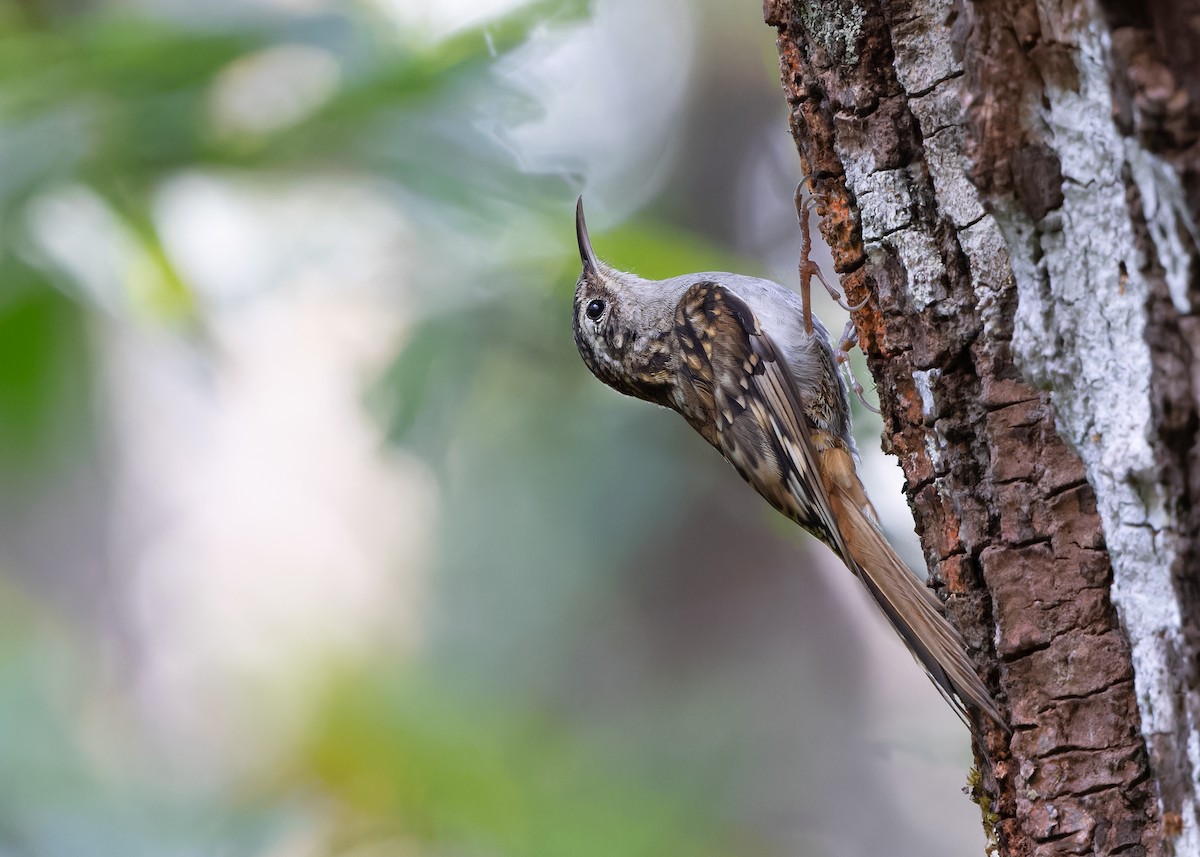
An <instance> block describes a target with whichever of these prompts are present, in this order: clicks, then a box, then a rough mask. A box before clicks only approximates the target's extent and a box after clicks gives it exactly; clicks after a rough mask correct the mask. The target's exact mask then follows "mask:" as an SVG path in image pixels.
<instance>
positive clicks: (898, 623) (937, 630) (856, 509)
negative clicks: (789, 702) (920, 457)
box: [826, 453, 1004, 726]
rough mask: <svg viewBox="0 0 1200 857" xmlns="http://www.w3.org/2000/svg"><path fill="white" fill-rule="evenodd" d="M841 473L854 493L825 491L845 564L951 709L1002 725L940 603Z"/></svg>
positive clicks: (857, 485) (859, 492)
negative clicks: (970, 710)
mask: <svg viewBox="0 0 1200 857" xmlns="http://www.w3.org/2000/svg"><path fill="white" fill-rule="evenodd" d="M842 454H845V453H842ZM847 458H849V456H848V455H847ZM850 466H851V468H852V467H853V465H852V464H851V465H850ZM837 470H838V468H833V469H832V470H830V469H827V470H826V473H828V474H830V475H833V474H836V473H837ZM847 475H848V476H849V478H850V479H853V481H854V483H855V484H854V486H853V487H854V489H856V490H851V491H847V490H846V487H847V486H844V485H843V486H840V487H841V489H842V490H831V491H829V496H830V500H831V505H832V506H833V512H834V515H835V516H836V517H837V519H838V524H839V529H840V530H841V536H842V540H843V542H844V544H845V547H846V550H847V552H848V553H849V554H850V555H849V556H848V557H843V559H845V560H846V561H847V562H846V564H847V565H849V566H850V568H851V570H853V571H855V572H856V573H857V574H858V575H859V577H861V578H862V581H863V583H864V584H866V587H867V589H869V590H870V591H871V594H872V595H873V596H874V597H875V601H876V602H877V603H878V604H879V606H880V608H882V610H883V612H884V614H885V615H886V616H887V618H888V620H889V621H890V622H891V623H892V625H893V626H894V627H895V628H896V631H897V632H898V633H899V634H900V636H901V637H902V638H903V639H904V642H905V643H907V644H908V647H909V649H910V650H911V651H912V653H913V655H914V656H915V657H916V659H917V660H918V661H919V662H920V663H921V665H922V666H923V667H924V668H925V670H926V672H928V673H929V677H930V678H931V679H933V681H934V683H935V684H936V685H937V686H938V689H939V690H941V691H942V693H943V694H944V695H945V696H947V697H948V698H949V699H950V700H951V702H954V703H955V707H956V708H959V710H960V712H961V705H962V703H963V702H966V703H969V704H971V705H973V706H975V707H976V708H978V709H980V710H981V711H982V712H984V713H985V714H987V715H988V716H989V717H990V718H992V719H993V720H995V721H996V723H998V724H1000V725H1001V726H1003V725H1004V720H1003V718H1002V717H1001V716H1000V710H999V709H998V708H997V707H996V703H995V702H994V701H993V700H992V696H991V693H990V692H989V691H988V689H987V687H986V686H985V685H984V683H983V682H982V681H981V680H980V678H979V676H978V675H977V674H976V672H975V668H974V666H973V665H972V664H971V661H970V659H969V658H968V657H967V653H966V646H965V644H964V643H963V639H962V636H961V635H960V634H959V633H958V631H957V629H955V627H954V626H953V625H951V624H950V622H949V621H947V619H946V617H945V616H944V615H942V604H941V602H940V601H938V600H937V597H936V596H934V594H933V593H932V592H931V591H930V590H929V589H928V588H926V586H925V585H924V584H923V583H922V582H921V581H920V579H918V578H917V577H916V575H914V574H913V573H912V571H910V570H909V568H908V566H907V565H906V564H905V563H904V561H903V560H902V559H900V557H899V556H898V555H897V554H896V552H895V550H893V549H892V546H891V545H890V544H888V542H887V539H885V538H884V537H883V534H882V533H881V532H880V531H879V528H878V527H877V526H876V524H875V522H874V521H873V520H872V517H873V516H872V517H868V510H870V505H869V503H867V501H866V497H865V494H863V492H862V486H861V483H859V482H858V477H857V475H856V474H854V473H853V470H851V471H850V473H849V474H847ZM828 487H830V488H832V487H833V486H828ZM856 499H858V500H860V502H856Z"/></svg>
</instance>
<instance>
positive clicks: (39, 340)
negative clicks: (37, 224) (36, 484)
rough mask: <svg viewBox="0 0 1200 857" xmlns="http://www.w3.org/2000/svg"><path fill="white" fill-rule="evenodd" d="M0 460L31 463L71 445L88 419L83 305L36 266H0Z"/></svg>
mask: <svg viewBox="0 0 1200 857" xmlns="http://www.w3.org/2000/svg"><path fill="white" fill-rule="evenodd" d="M0 279H2V280H3V282H4V283H5V292H4V297H3V298H0V462H4V463H6V464H8V465H9V466H10V467H11V466H14V465H20V466H21V467H23V468H26V469H29V468H32V467H34V466H37V465H44V464H45V463H46V460H47V459H49V458H53V457H56V456H58V455H60V454H61V453H63V452H64V451H66V450H68V449H71V448H73V447H74V446H75V442H76V441H78V440H79V438H80V433H81V432H83V431H85V430H86V427H87V426H88V425H89V424H90V408H89V405H90V400H89V367H88V347H87V346H88V338H87V331H86V328H85V325H84V314H83V311H82V309H81V308H80V307H79V306H78V305H77V304H75V303H73V302H72V301H70V300H69V299H68V298H67V297H65V296H64V295H63V294H62V293H60V292H58V291H56V290H55V289H53V288H51V287H50V286H49V285H48V284H47V283H46V282H45V280H44V279H43V278H42V277H41V276H40V275H39V274H38V273H37V272H35V271H34V270H32V269H30V268H28V267H26V266H24V265H22V264H20V263H18V262H16V261H14V260H12V259H11V258H10V259H9V260H7V263H5V264H2V265H0Z"/></svg>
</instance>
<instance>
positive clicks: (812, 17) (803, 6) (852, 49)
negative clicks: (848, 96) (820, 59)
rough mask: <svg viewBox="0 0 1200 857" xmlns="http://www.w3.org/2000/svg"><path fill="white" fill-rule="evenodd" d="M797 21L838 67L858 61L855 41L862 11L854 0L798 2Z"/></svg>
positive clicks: (856, 42)
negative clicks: (801, 23)
mask: <svg viewBox="0 0 1200 857" xmlns="http://www.w3.org/2000/svg"><path fill="white" fill-rule="evenodd" d="M797 7H798V10H799V12H800V20H801V21H802V22H803V24H804V28H805V29H806V30H808V33H809V35H810V36H811V37H812V39H813V40H814V41H816V42H817V43H818V44H819V45H821V46H822V47H823V48H825V50H826V51H828V52H829V55H830V56H831V57H832V58H833V60H834V61H835V62H837V63H839V64H844V65H854V64H855V63H857V62H858V38H859V35H860V34H861V33H862V26H863V14H864V13H863V10H862V7H861V6H859V5H858V4H857V3H855V2H853V0H841V2H837V3H812V2H801V3H798V4H797Z"/></svg>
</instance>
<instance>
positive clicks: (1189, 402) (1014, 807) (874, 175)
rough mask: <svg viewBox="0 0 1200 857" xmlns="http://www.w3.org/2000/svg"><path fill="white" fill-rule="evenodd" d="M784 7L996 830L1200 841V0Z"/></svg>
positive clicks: (804, 131)
mask: <svg viewBox="0 0 1200 857" xmlns="http://www.w3.org/2000/svg"><path fill="white" fill-rule="evenodd" d="M764 11H765V16H766V20H767V22H768V23H769V24H772V25H774V26H776V27H778V28H779V33H780V36H779V51H780V58H781V67H782V78H783V85H784V90H785V92H786V95H787V97H788V101H789V104H790V106H791V109H792V130H793V134H794V136H795V138H796V142H797V146H798V148H799V151H800V155H801V161H802V165H803V168H804V170H805V172H806V173H807V174H808V175H810V176H811V177H812V178H813V179H814V184H815V185H816V189H817V191H818V192H820V193H822V194H824V195H826V197H827V199H828V200H829V205H828V206H827V209H828V210H827V212H826V216H825V218H824V222H823V224H822V229H823V232H824V235H825V237H826V239H827V240H828V242H829V243H830V245H831V247H832V249H833V254H834V261H835V264H836V266H837V268H838V271H839V274H840V275H841V279H842V285H843V287H844V288H845V289H846V291H847V293H848V296H849V298H850V300H851V301H852V302H858V301H860V300H862V299H863V298H864V297H869V298H870V300H869V302H868V303H867V305H866V306H865V307H864V308H863V309H862V310H861V311H859V312H857V313H856V314H855V320H856V322H857V324H858V329H859V332H860V336H861V341H862V345H863V348H864V350H865V351H866V353H867V355H868V358H869V363H870V366H871V370H872V373H873V374H874V376H875V380H876V384H877V387H878V390H879V395H880V401H881V404H882V406H883V409H884V418H885V438H886V439H885V443H887V444H890V447H891V450H892V451H893V452H895V453H896V454H897V455H898V456H899V457H900V460H901V463H902V465H903V467H904V471H905V474H906V476H907V479H908V490H909V496H910V499H911V502H912V505H913V509H914V514H915V516H916V520H917V527H918V530H919V531H920V533H921V535H922V542H923V545H924V548H925V553H926V557H927V559H928V561H929V564H930V568H931V569H932V570H933V572H934V579H935V580H937V581H939V582H940V584H941V585H942V586H944V588H945V590H946V592H947V593H948V594H949V595H950V596H951V597H950V611H951V614H952V616H953V618H954V619H955V621H956V622H957V624H958V625H959V627H960V628H962V630H963V632H964V635H965V636H966V638H967V640H968V642H969V644H970V645H971V646H972V647H973V649H974V650H975V651H976V653H977V663H978V664H979V665H980V667H981V668H982V670H983V672H984V674H985V675H987V676H988V678H989V681H990V683H991V685H992V687H993V688H995V690H996V694H997V698H998V699H1000V700H1001V701H1002V702H1003V703H1005V704H1006V707H1007V709H1008V711H1009V713H1010V717H1011V724H1012V727H1013V733H1012V735H1011V736H1007V735H1005V734H1003V733H1002V732H1000V731H998V730H991V731H984V730H986V727H987V724H979V728H977V731H976V741H977V743H976V746H977V749H978V750H979V753H978V759H979V765H980V769H981V771H982V772H983V774H984V784H985V786H986V788H987V790H988V791H989V792H990V793H991V795H992V796H993V799H994V802H993V804H992V807H993V809H994V810H995V811H996V812H997V813H998V814H999V816H1000V818H999V824H998V834H999V839H1000V842H999V844H1000V847H1001V853H1002V854H1005V855H1018V854H1019V855H1027V854H1062V853H1074V854H1130V855H1133V854H1148V855H1159V854H1168V853H1170V852H1171V851H1172V850H1174V852H1175V853H1177V854H1198V853H1200V838H1198V835H1197V823H1196V794H1195V788H1194V785H1193V784H1194V782H1195V778H1196V775H1197V773H1198V771H1200V764H1198V762H1197V760H1198V758H1200V752H1198V749H1197V739H1196V731H1195V729H1194V724H1195V723H1196V722H1197V714H1198V712H1200V709H1198V707H1197V694H1196V691H1195V689H1196V688H1197V687H1200V684H1198V681H1200V679H1198V676H1197V674H1196V673H1197V669H1198V667H1197V659H1196V656H1195V653H1196V651H1197V641H1198V639H1200V632H1198V628H1200V621H1198V620H1200V599H1198V592H1200V584H1198V583H1197V579H1196V575H1195V574H1194V571H1189V569H1194V568H1195V560H1196V559H1197V555H1196V545H1197V542H1198V540H1197V535H1198V534H1200V503H1194V502H1193V500H1192V498H1193V497H1196V498H1198V499H1200V469H1198V468H1197V467H1196V466H1194V462H1195V460H1196V459H1197V456H1198V455H1200V446H1198V445H1197V428H1198V426H1200V420H1198V419H1197V410H1196V401H1197V399H1198V398H1200V394H1198V393H1197V391H1198V390H1200V383H1198V382H1200V372H1198V371H1197V367H1196V361H1195V358H1194V356H1193V355H1195V354H1197V353H1200V338H1198V337H1200V325H1198V324H1197V323H1196V320H1195V319H1194V318H1193V317H1191V294H1192V292H1193V290H1194V289H1195V288H1196V279H1197V278H1196V273H1195V271H1196V260H1197V243H1198V242H1197V240H1196V235H1197V230H1196V228H1195V225H1194V223H1195V212H1196V211H1197V205H1198V203H1200V172H1198V170H1197V165H1198V164H1200V158H1198V155H1197V144H1196V140H1197V128H1200V77H1198V74H1200V72H1198V69H1197V59H1198V58H1200V0H1187V2H1184V3H1172V2H1170V1H1169V0H1158V2H1156V3H1150V4H1148V5H1146V4H1132V3H1129V4H1126V3H1121V2H1118V0H1109V2H1107V4H1106V5H1104V6H1103V7H1101V6H1100V5H1097V4H1096V3H1095V2H1090V0H1061V2H1057V3H1055V2H1051V0H1042V2H1038V0H987V1H986V2H975V3H971V2H968V0H908V2H886V0H873V2H854V0H796V2H792V0H767V2H766V4H765V6H764ZM1185 691H1187V692H1186V693H1185Z"/></svg>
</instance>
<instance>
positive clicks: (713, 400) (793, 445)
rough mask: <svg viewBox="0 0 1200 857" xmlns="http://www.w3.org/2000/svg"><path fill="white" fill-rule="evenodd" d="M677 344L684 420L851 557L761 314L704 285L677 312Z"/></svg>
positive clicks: (786, 510)
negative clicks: (760, 322)
mask: <svg viewBox="0 0 1200 857" xmlns="http://www.w3.org/2000/svg"><path fill="white" fill-rule="evenodd" d="M675 337H676V340H677V342H678V344H679V354H680V360H679V376H680V384H681V385H682V386H683V387H685V388H688V389H687V390H685V393H684V395H683V398H684V399H685V400H687V401H688V402H690V403H691V405H692V407H691V410H692V411H693V413H686V412H685V413H684V416H685V417H686V418H687V419H688V421H689V422H690V423H692V425H693V427H694V428H696V429H697V430H698V431H699V432H700V433H701V434H702V435H704V437H705V439H706V440H708V441H709V443H711V444H712V445H713V446H715V447H716V448H717V449H718V450H719V451H720V453H721V454H722V455H724V456H725V458H727V459H728V460H729V462H730V463H731V464H732V465H733V466H734V467H735V468H737V471H738V473H740V474H741V475H742V478H744V479H745V480H746V481H747V482H749V483H750V484H751V485H752V486H754V488H755V490H757V491H758V492H759V493H760V494H762V495H763V497H765V498H766V499H767V501H768V502H770V503H771V505H772V506H774V507H775V508H776V509H778V510H779V511H780V512H782V513H783V514H785V515H787V516H788V517H789V518H791V519H792V520H794V521H795V522H796V523H798V524H800V525H801V526H802V527H804V528H805V529H806V530H808V531H809V532H811V533H812V534H813V535H815V536H817V537H818V538H820V539H821V540H822V541H824V542H825V543H826V544H828V545H829V546H830V547H831V548H833V549H834V550H835V551H837V552H838V553H839V554H843V555H844V554H845V545H844V544H843V542H842V539H841V534H840V530H839V528H838V525H837V519H836V518H835V517H834V514H833V509H832V508H831V507H830V504H829V501H828V498H827V497H826V496H825V492H823V491H821V490H820V489H819V486H820V484H821V477H820V470H819V469H818V467H817V458H816V453H815V451H814V449H813V445H812V441H811V439H810V428H809V425H808V421H807V420H806V419H805V418H804V416H803V413H804V412H803V410H801V408H800V403H799V402H798V401H797V398H796V393H795V390H794V385H793V384H792V382H791V379H790V378H789V377H788V375H787V367H786V365H785V364H784V363H783V361H782V360H781V359H780V358H779V355H778V354H777V352H776V350H775V346H774V344H773V343H772V342H771V340H770V338H769V337H768V336H767V335H766V334H765V333H763V331H762V329H761V328H760V327H759V325H758V320H757V319H756V318H755V317H754V313H753V312H752V311H751V310H750V308H749V307H748V306H747V305H746V303H745V302H744V301H743V300H742V299H741V298H739V297H738V296H737V295H735V294H733V293H732V292H731V291H729V290H728V289H726V288H725V287H723V286H720V285H718V284H716V283H712V282H700V283H696V284H695V285H693V286H691V287H690V288H689V289H688V290H687V291H686V292H685V293H684V295H683V297H682V298H681V299H680V301H679V304H678V306H677V307H676V310H675ZM689 393H690V395H689ZM812 486H817V490H813V488H812Z"/></svg>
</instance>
